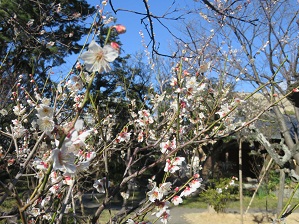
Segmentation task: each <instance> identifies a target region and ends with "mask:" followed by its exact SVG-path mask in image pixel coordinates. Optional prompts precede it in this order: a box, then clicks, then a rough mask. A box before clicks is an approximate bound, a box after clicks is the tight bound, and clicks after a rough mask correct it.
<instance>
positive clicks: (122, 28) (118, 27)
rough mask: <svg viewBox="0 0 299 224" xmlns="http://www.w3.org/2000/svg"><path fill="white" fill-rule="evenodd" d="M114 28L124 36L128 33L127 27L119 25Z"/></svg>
mask: <svg viewBox="0 0 299 224" xmlns="http://www.w3.org/2000/svg"><path fill="white" fill-rule="evenodd" d="M114 28H115V29H116V32H117V33H118V34H123V33H125V32H126V27H125V26H124V25H120V24H117V25H115V26H114Z"/></svg>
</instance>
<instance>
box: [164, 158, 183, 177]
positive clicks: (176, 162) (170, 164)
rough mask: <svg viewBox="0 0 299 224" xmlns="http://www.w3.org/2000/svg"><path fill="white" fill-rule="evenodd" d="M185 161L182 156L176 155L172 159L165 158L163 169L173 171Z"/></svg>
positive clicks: (178, 168)
mask: <svg viewBox="0 0 299 224" xmlns="http://www.w3.org/2000/svg"><path fill="white" fill-rule="evenodd" d="M183 161H185V158H184V157H176V158H174V159H172V160H170V159H167V160H166V164H165V168H164V171H165V172H169V173H174V172H176V171H177V170H180V167H179V166H181V165H182V162H183Z"/></svg>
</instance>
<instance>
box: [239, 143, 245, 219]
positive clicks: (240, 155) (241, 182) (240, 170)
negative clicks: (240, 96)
mask: <svg viewBox="0 0 299 224" xmlns="http://www.w3.org/2000/svg"><path fill="white" fill-rule="evenodd" d="M239 196H240V215H241V224H243V223H244V215H243V178H242V138H240V140H239Z"/></svg>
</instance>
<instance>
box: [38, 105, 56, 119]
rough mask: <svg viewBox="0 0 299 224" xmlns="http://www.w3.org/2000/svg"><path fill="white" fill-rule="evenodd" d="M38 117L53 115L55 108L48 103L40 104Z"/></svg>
mask: <svg viewBox="0 0 299 224" xmlns="http://www.w3.org/2000/svg"><path fill="white" fill-rule="evenodd" d="M36 110H37V112H38V117H53V111H54V109H53V108H52V107H49V106H48V105H46V104H40V105H39V108H37V109H36Z"/></svg>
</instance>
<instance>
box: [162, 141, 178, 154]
mask: <svg viewBox="0 0 299 224" xmlns="http://www.w3.org/2000/svg"><path fill="white" fill-rule="evenodd" d="M160 148H161V152H162V153H163V154H168V153H169V152H171V151H172V150H174V149H175V148H176V140H175V139H173V140H172V141H169V140H168V141H166V142H161V143H160Z"/></svg>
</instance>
